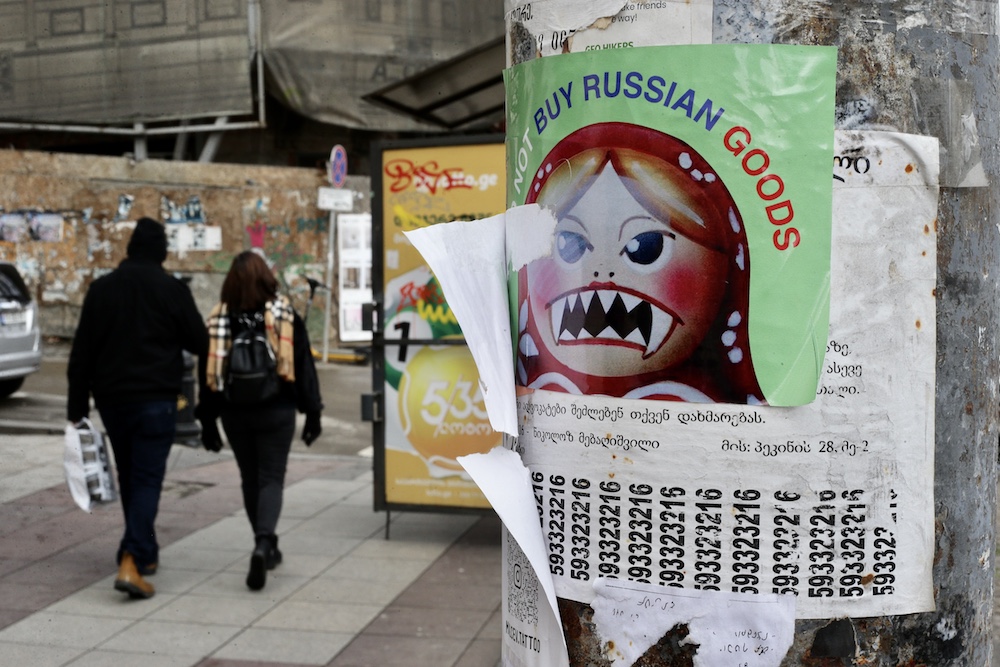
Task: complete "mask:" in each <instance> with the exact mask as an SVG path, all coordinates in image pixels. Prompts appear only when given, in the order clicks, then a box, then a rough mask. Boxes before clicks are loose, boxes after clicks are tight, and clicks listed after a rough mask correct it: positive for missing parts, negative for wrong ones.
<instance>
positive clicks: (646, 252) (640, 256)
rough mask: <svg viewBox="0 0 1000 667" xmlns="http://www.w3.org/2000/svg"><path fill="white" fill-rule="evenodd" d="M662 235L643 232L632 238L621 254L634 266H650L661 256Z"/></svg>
mask: <svg viewBox="0 0 1000 667" xmlns="http://www.w3.org/2000/svg"><path fill="white" fill-rule="evenodd" d="M663 239H664V234H662V233H660V232H643V233H642V234H637V235H636V236H633V237H632V238H631V239H630V240H629V242H628V243H626V244H625V248H624V250H623V251H622V252H624V253H625V254H626V255H628V258H629V259H630V260H631V261H633V262H635V263H636V264H642V265H647V264H652V263H653V262H655V261H656V260H657V259H659V258H660V255H662V254H663V245H664V240H663Z"/></svg>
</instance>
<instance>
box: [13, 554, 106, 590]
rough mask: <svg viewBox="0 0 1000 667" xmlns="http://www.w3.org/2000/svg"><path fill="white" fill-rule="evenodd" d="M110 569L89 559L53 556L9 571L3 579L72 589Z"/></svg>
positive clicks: (85, 583)
mask: <svg viewBox="0 0 1000 667" xmlns="http://www.w3.org/2000/svg"><path fill="white" fill-rule="evenodd" d="M110 570H111V568H110V567H109V566H108V564H102V563H99V562H96V561H94V560H91V559H84V560H81V561H79V562H78V563H74V562H72V561H68V560H66V559H63V560H62V561H59V560H56V559H54V558H44V559H41V560H37V561H35V562H34V563H31V564H30V565H28V566H26V567H23V568H21V569H19V570H18V571H16V572H12V573H10V574H9V575H7V576H6V577H5V578H4V580H5V581H6V582H9V583H12V584H22V585H26V586H30V585H33V584H43V585H45V586H47V587H51V588H59V589H62V590H65V591H74V590H77V589H79V588H82V587H84V586H86V585H88V584H90V583H91V582H93V581H94V579H97V578H99V577H101V576H102V575H105V574H107V573H108V572H109V571H110Z"/></svg>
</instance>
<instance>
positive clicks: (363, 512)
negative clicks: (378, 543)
mask: <svg viewBox="0 0 1000 667" xmlns="http://www.w3.org/2000/svg"><path fill="white" fill-rule="evenodd" d="M309 525H310V526H312V527H315V529H316V530H322V531H323V532H324V533H326V534H329V535H342V536H346V537H358V538H365V537H382V536H383V535H384V533H385V515H384V514H381V513H377V512H373V511H372V510H371V508H370V507H358V506H355V505H334V506H333V507H330V508H328V509H325V510H323V511H322V512H320V513H318V514H317V515H316V516H314V517H312V518H311V519H309Z"/></svg>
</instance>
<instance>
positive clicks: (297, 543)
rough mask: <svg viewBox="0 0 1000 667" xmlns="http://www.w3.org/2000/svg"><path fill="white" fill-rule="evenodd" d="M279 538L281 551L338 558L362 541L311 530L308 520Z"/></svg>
mask: <svg viewBox="0 0 1000 667" xmlns="http://www.w3.org/2000/svg"><path fill="white" fill-rule="evenodd" d="M279 539H280V545H281V551H282V553H285V554H289V555H291V554H310V555H313V556H329V557H331V558H339V557H340V556H344V555H345V554H347V553H350V552H351V551H353V550H354V549H355V548H357V547H358V546H359V545H360V544H361V542H362V541H361V540H360V539H358V538H353V537H341V536H337V535H329V534H326V533H323V532H318V531H315V530H312V529H311V528H310V525H309V522H308V521H305V522H303V523H302V524H301V525H298V526H296V527H295V529H294V530H290V531H287V532H282V533H280V536H279ZM248 555H249V553H248Z"/></svg>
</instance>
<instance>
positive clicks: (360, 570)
mask: <svg viewBox="0 0 1000 667" xmlns="http://www.w3.org/2000/svg"><path fill="white" fill-rule="evenodd" d="M427 567H428V564H427V563H426V562H425V561H423V560H405V559H402V558H365V557H363V556H357V555H355V554H354V553H351V554H348V555H347V556H344V557H343V558H341V559H340V560H338V561H337V562H335V563H334V564H333V565H331V566H330V567H329V568H328V569H326V570H325V571H324V572H323V573H322V574H321V575H320V578H323V579H355V580H358V581H394V582H405V583H407V584H409V583H410V582H412V581H414V580H415V579H416V578H417V577H419V576H420V575H421V574H422V573H423V572H424V571H425V570H426V569H427Z"/></svg>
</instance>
